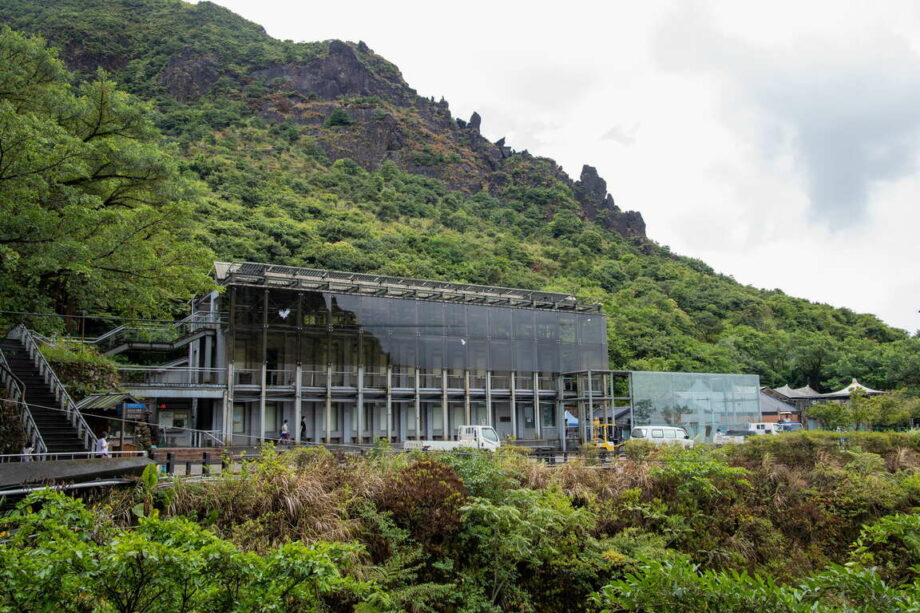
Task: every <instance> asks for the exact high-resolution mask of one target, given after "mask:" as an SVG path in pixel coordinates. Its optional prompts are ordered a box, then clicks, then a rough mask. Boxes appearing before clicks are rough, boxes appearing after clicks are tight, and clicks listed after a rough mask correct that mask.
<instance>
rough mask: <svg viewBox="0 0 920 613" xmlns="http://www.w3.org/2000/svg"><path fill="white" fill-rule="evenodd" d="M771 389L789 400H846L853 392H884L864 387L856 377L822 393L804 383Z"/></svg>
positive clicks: (877, 393)
mask: <svg viewBox="0 0 920 613" xmlns="http://www.w3.org/2000/svg"><path fill="white" fill-rule="evenodd" d="M770 391H772V392H773V393H774V394H778V395H780V396H783V397H785V398H788V399H789V400H847V399H849V398H850V396H852V395H853V393H854V392H857V391H858V392H860V393H862V394H865V395H866V396H877V395H879V394H884V393H886V392H883V391H880V390H874V389H872V388H869V387H866V386H865V385H863V384H862V383H860V382H859V381H857V380H856V379H853V380H852V381H851V382H850V384H849V385H847V386H846V387H844V388H842V389H839V390H837V391H836V392H828V393H826V394H822V393H821V392H817V391H815V390H814V389H812V388H811V387H810V386H808V385H806V386H805V387H799V388H792V387H789V386H788V385H784V386H782V387H776V388H773V389H772V390H770Z"/></svg>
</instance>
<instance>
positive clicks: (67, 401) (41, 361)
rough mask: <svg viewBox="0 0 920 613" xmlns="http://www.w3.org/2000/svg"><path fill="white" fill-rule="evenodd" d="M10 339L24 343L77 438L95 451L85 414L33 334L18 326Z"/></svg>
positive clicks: (94, 440) (9, 335)
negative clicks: (75, 430)
mask: <svg viewBox="0 0 920 613" xmlns="http://www.w3.org/2000/svg"><path fill="white" fill-rule="evenodd" d="M8 337H9V338H18V339H19V340H20V341H21V342H22V344H23V345H24V346H25V348H26V352H28V354H29V357H30V358H32V360H33V362H35V365H36V366H37V367H38V372H39V374H41V375H42V377H43V378H44V379H45V383H47V384H48V385H49V386H51V392H52V393H53V394H54V398H55V399H56V400H57V401H58V402H59V403H61V408H63V409H64V411H65V412H66V414H67V417H68V419H69V420H70V423H71V425H72V426H73V427H74V428H76V429H77V436H78V437H79V438H80V439H81V440H82V441H83V446H84V447H86V449H88V450H92V449H94V448H95V447H96V435H95V434H93V431H92V429H90V427H89V424H87V423H86V420H85V419H84V418H83V414H82V413H80V411H79V410H78V409H77V405H76V403H75V402H74V401H73V398H71V397H70V394H68V393H67V388H66V387H64V384H63V383H61V380H60V379H58V377H57V375H56V374H55V372H54V369H52V368H51V365H50V364H48V361H47V360H46V359H45V356H44V355H42V352H41V349H40V348H39V346H38V343H36V342H35V338H34V337H33V336H32V332H31V331H30V330H29V329H28V328H26V327H25V325H24V324H18V325H16V327H14V328H13V329H12V330H10V332H9V334H8Z"/></svg>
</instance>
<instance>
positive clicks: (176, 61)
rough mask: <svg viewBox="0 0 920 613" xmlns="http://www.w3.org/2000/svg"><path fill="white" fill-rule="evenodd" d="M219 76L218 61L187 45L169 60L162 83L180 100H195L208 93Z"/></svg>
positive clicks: (161, 76) (163, 73)
mask: <svg viewBox="0 0 920 613" xmlns="http://www.w3.org/2000/svg"><path fill="white" fill-rule="evenodd" d="M219 78H220V67H219V65H218V64H217V62H215V61H214V60H213V59H211V58H209V57H208V56H206V55H201V54H200V53H198V52H197V51H195V49H194V48H192V47H186V48H185V49H183V50H182V52H181V53H180V54H179V55H176V56H173V57H172V58H171V59H170V60H169V63H168V64H167V65H166V68H164V69H163V72H162V73H161V74H160V83H161V84H162V85H163V86H164V87H165V88H166V91H168V92H169V93H170V95H172V96H173V97H174V98H175V99H176V100H178V101H179V102H194V101H195V100H197V99H199V98H201V97H202V96H204V95H205V94H207V93H208V91H210V89H211V86H212V85H214V83H215V82H216V81H217V80H218V79H219Z"/></svg>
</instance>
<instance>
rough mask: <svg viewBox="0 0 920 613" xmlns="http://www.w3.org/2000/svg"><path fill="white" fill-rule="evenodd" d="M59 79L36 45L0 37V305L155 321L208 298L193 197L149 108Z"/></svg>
mask: <svg viewBox="0 0 920 613" xmlns="http://www.w3.org/2000/svg"><path fill="white" fill-rule="evenodd" d="M69 79H70V77H69V75H68V74H67V73H66V71H65V70H64V69H63V67H62V66H61V63H60V62H59V61H58V60H57V59H56V58H55V56H54V54H53V53H52V52H51V51H50V50H48V49H47V47H46V46H45V44H44V42H43V41H42V40H40V39H37V38H35V39H29V38H26V37H23V36H21V35H19V34H17V33H14V32H12V31H10V30H9V29H8V28H6V29H4V30H2V31H0V160H2V161H0V191H2V199H0V206H2V208H3V211H2V212H3V215H2V217H0V270H2V275H0V295H2V296H3V298H0V305H2V308H4V309H11V310H25V311H32V310H42V311H44V310H55V311H62V312H66V313H76V312H78V311H81V310H86V311H92V312H106V311H108V312H116V313H122V314H127V315H148V316H149V315H159V314H164V313H167V312H169V310H170V306H171V305H172V304H173V303H174V301H176V300H181V299H183V298H187V297H189V296H191V295H192V294H194V293H197V292H202V291H204V290H207V289H209V288H210V287H211V282H210V281H209V280H208V278H207V275H206V270H207V261H208V259H209V253H208V252H207V250H205V249H202V248H201V247H199V246H198V245H196V243H195V241H194V240H193V236H192V231H191V229H190V225H189V224H190V221H191V217H190V213H191V207H190V202H191V200H192V199H194V198H196V197H197V195H196V188H195V187H194V184H193V183H191V182H189V181H187V180H185V179H183V178H182V176H181V173H180V171H179V169H178V166H177V164H176V163H175V161H174V160H173V158H172V157H171V156H170V154H169V153H168V152H167V151H165V150H164V149H162V148H161V147H159V146H158V145H157V144H156V141H157V138H158V136H157V133H156V131H155V130H154V129H153V127H152V125H151V123H150V121H149V120H148V119H147V117H146V115H147V114H149V112H150V109H149V107H147V106H146V105H144V104H142V103H141V102H140V101H138V100H137V99H135V98H133V97H131V96H129V95H128V94H125V93H123V92H121V91H119V90H117V89H116V88H115V85H114V84H113V83H112V82H111V81H109V80H108V77H107V76H106V75H105V74H104V73H101V72H100V73H99V74H98V75H97V76H96V78H95V79H94V80H92V81H89V82H86V83H83V84H82V85H80V86H78V87H76V88H72V87H71V86H70V85H69V84H68V81H69Z"/></svg>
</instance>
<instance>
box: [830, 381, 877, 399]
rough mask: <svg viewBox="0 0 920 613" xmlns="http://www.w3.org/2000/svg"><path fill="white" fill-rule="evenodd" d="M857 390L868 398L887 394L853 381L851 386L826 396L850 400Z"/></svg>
mask: <svg viewBox="0 0 920 613" xmlns="http://www.w3.org/2000/svg"><path fill="white" fill-rule="evenodd" d="M857 390H858V391H860V392H862V393H863V394H866V395H867V396H875V395H878V394H884V393H885V392H882V391H879V390H874V389H872V388H869V387H866V386H865V385H863V384H862V383H860V382H859V381H857V380H856V379H853V380H852V381H850V384H849V385H847V386H846V387H844V388H841V389H839V390H837V391H836V392H831V393H829V394H825V396H832V397H838V398H849V397H850V396H852V395H853V392H855V391H857Z"/></svg>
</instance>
